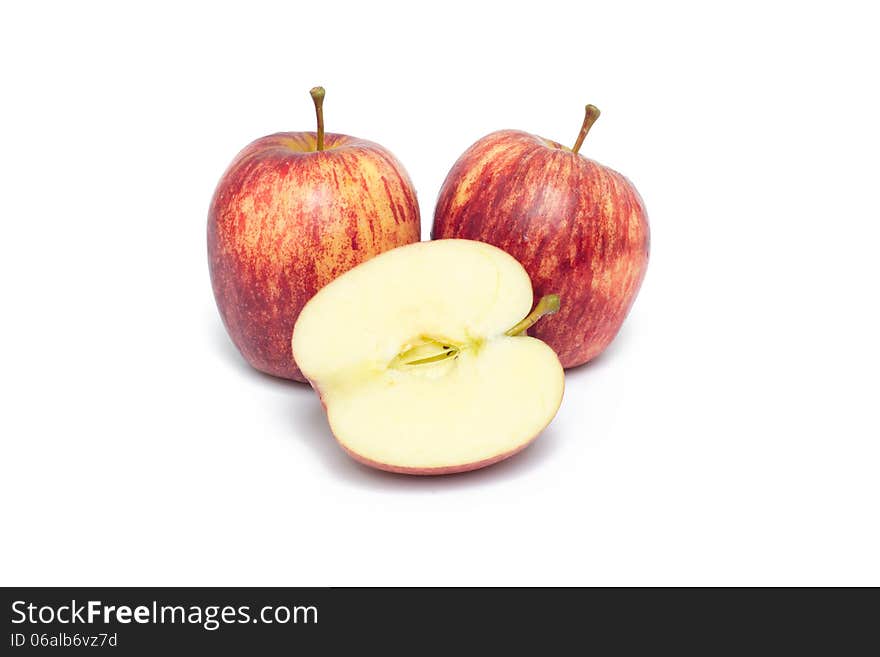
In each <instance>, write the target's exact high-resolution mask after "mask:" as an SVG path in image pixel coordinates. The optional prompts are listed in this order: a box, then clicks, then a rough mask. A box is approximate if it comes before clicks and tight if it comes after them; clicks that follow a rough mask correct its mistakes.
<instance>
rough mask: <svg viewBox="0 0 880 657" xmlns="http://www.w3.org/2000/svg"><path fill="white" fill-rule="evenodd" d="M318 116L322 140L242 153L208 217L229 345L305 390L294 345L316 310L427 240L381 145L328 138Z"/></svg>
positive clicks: (281, 138)
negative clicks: (306, 311)
mask: <svg viewBox="0 0 880 657" xmlns="http://www.w3.org/2000/svg"><path fill="white" fill-rule="evenodd" d="M317 92H320V94H319V95H320V98H321V99H323V90H320V89H319V88H318V89H315V90H313V97H314V96H315V94H316V93H317ZM316 107H317V109H318V113H319V126H318V131H317V132H281V133H278V134H274V135H269V136H267V137H262V138H261V139H257V140H256V141H254V142H253V143H251V144H250V145H249V146H247V147H246V148H245V149H244V150H243V151H242V152H241V153H239V154H238V156H237V157H236V158H235V160H234V161H233V162H232V164H231V165H230V166H229V168H228V169H227V171H226V173H225V174H223V177H222V179H221V180H220V183H219V185H218V186H217V190H216V191H215V193H214V198H213V200H212V201H211V207H210V210H209V213H208V262H209V267H210V273H211V283H212V286H213V289H214V297H215V299H216V301H217V307H218V308H219V310H220V315H221V317H222V319H223V323H224V325H225V326H226V330H227V331H228V333H229V336H230V337H231V338H232V341H233V342H234V343H235V345H236V347H238V349H239V351H240V352H241V353H242V355H243V356H244V358H245V359H246V360H247V361H248V362H249V363H250V364H251V365H252V366H253V367H255V368H256V369H258V370H260V371H263V372H266V373H268V374H272V375H274V376H279V377H283V378H287V379H294V380H296V381H305V378H304V377H303V376H302V373H301V372H300V370H299V368H298V367H297V364H296V362H295V360H294V358H293V354H292V353H291V349H290V338H291V334H292V332H293V325H294V322H295V321H296V318H297V316H298V315H299V312H300V310H301V309H302V307H303V306H304V305H305V304H306V302H307V301H308V300H309V299H311V298H312V296H313V295H314V294H315V292H317V291H318V290H320V289H321V288H322V287H323V286H324V285H326V284H327V283H329V282H330V281H332V280H333V279H334V278H336V277H337V276H339V275H340V274H342V273H343V272H345V271H348V270H349V269H351V268H352V267H354V266H355V265H357V264H359V263H361V262H364V261H365V260H368V259H370V258H372V257H373V256H375V255H377V254H379V253H382V252H383V251H387V250H388V249H391V248H394V247H397V246H401V245H403V244H409V243H411V242H417V241H418V240H419V238H420V223H419V208H418V203H417V201H416V194H415V191H414V190H413V186H412V183H411V182H410V179H409V177H408V176H407V174H406V171H404V169H403V167H402V166H401V165H400V163H399V162H398V161H397V160H396V159H395V158H394V156H393V155H392V154H391V153H390V152H388V151H387V150H386V149H384V148H383V147H381V146H379V145H378V144H375V143H372V142H369V141H366V140H363V139H357V138H355V137H349V136H347V135H339V134H329V133H328V134H325V133H324V132H323V114H322V113H321V108H320V102H319V99H318V98H316ZM319 142H320V144H319Z"/></svg>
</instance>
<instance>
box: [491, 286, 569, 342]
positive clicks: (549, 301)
mask: <svg viewBox="0 0 880 657" xmlns="http://www.w3.org/2000/svg"><path fill="white" fill-rule="evenodd" d="M558 310H559V295H558V294H548V295H547V296H544V297H541V300H540V301H539V302H538V305H537V306H535V309H534V310H533V311H532V312H530V313H529V314H528V315H526V316H525V318H523V319H522V320H520V321H519V322H517V323H516V325H515V326H513V327H512V328H510V329H508V330H507V331H506V332H505V333H504V335H509V336H511V337H514V336H517V335H522V334H523V333H525V332H526V330H527V329H528V328H529V327H530V326H531V325H532V324H534V323H535V322H537V321H538V320H539V319H541V318H542V317H543V316H544V315H552V314H553V313H555V312H557V311H558Z"/></svg>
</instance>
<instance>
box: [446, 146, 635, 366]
mask: <svg viewBox="0 0 880 657" xmlns="http://www.w3.org/2000/svg"><path fill="white" fill-rule="evenodd" d="M441 238H462V239H472V240H480V241H483V242H488V243H489V244H492V245H494V246H497V247H499V248H500V249H503V250H504V251H507V253H509V254H510V255H512V256H513V257H514V258H516V259H517V260H519V261H520V263H522V265H523V266H524V267H525V269H526V271H527V272H528V274H529V276H530V277H531V279H532V286H533V287H534V295H535V299H540V298H541V297H543V296H544V295H546V294H559V296H560V299H561V307H560V310H559V312H558V313H556V314H555V315H552V316H549V317H545V318H544V319H542V320H541V321H540V322H539V323H538V324H537V325H536V326H535V327H534V328H533V329H530V331H529V335H532V336H534V337H536V338H539V339H540V340H543V341H544V342H546V343H547V344H549V345H550V346H551V347H553V349H554V350H555V351H556V353H557V354H558V356H559V360H560V362H561V363H562V366H563V367H565V368H569V367H575V366H577V365H582V364H583V363H586V362H587V361H589V360H591V359H593V358H595V357H596V356H598V355H599V354H600V353H602V351H603V350H604V349H605V348H606V347H607V346H608V345H609V344H610V343H611V341H612V340H613V339H614V336H615V335H617V332H618V331H619V330H620V327H621V325H622V324H623V320H624V319H625V318H626V315H627V313H628V312H629V310H630V308H631V307H632V304H633V301H634V300H635V297H636V294H637V292H638V290H639V287H640V285H641V283H642V280H643V278H644V276H645V270H646V268H647V265H648V251H649V242H650V235H649V228H648V216H647V213H646V212H645V205H644V203H643V202H642V199H641V197H640V196H639V194H638V192H637V191H636V189H635V187H633V185H632V183H630V182H629V180H627V179H626V178H625V177H624V176H622V175H621V174H619V173H617V172H616V171H613V170H611V169H609V168H607V167H604V166H602V165H600V164H598V163H597V162H595V161H593V160H590V159H587V158H585V157H583V156H582V155H579V154H577V153H574V152H572V151H571V149H569V148H567V147H565V146H563V145H561V144H559V143H557V142H553V141H550V140H547V139H543V138H541V137H538V136H536V135H532V134H529V133H526V132H520V131H517V130H502V131H499V132H494V133H492V134H490V135H487V136H486V137H484V138H482V139H480V140H479V141H477V142H476V143H475V144H474V145H473V146H471V147H470V148H469V149H468V150H467V151H465V153H464V154H463V155H462V156H461V157H460V158H459V159H458V161H457V162H456V163H455V165H454V166H453V167H452V170H451V171H450V172H449V175H448V176H447V177H446V180H445V182H444V183H443V187H442V188H441V190H440V196H439V198H438V200H437V207H436V209H435V212H434V224H433V228H432V231H431V239H441Z"/></svg>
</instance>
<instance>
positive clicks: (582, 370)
mask: <svg viewBox="0 0 880 657" xmlns="http://www.w3.org/2000/svg"><path fill="white" fill-rule="evenodd" d="M631 335H632V331H631V330H630V328H629V326H628V325H627V324H626V323H624V325H623V326H622V327H621V328H620V331H618V333H617V335H616V336H615V337H614V339H613V340H612V341H611V344H609V345H608V346H607V347H606V348H605V351H603V352H602V353H601V354H599V355H598V356H596V357H595V358H594V359H592V360H591V361H588V362H586V363H584V364H583V365H576V366H575V367H570V368H568V369H566V370H565V378H566V379H567V380H568V379H571V380H573V381H577V380H578V379H580V378H582V377H584V376H586V375H587V374H588V373H589V372H592V371H594V370H599V369H602V368H603V367H605V366H606V365H608V364H610V363H611V362H612V361H613V360H614V356H615V354H616V353H617V352H618V351H620V350H622V349H623V350H625V349H626V347H625V345H626V343H627V342H629V341H630V336H631ZM563 403H564V402H563Z"/></svg>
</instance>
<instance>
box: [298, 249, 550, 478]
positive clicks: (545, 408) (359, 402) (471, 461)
mask: <svg viewBox="0 0 880 657" xmlns="http://www.w3.org/2000/svg"><path fill="white" fill-rule="evenodd" d="M547 299H550V298H549V297H548V298H547ZM552 301H555V302H556V304H557V305H556V307H558V298H554V299H553V300H551V302H548V303H544V302H542V303H541V304H539V308H536V310H535V312H534V313H532V314H531V315H530V314H529V311H530V310H531V309H532V285H531V282H530V281H529V277H528V275H527V274H526V272H525V270H524V269H523V268H522V266H521V265H520V264H519V263H518V262H517V261H516V260H515V259H514V258H512V257H511V256H509V255H507V254H506V253H505V252H503V251H501V250H500V249H497V248H496V247H493V246H490V245H488V244H484V243H482V242H475V241H470V240H457V239H451V240H436V241H433V242H420V243H417V244H411V245H408V246H403V247H399V248H396V249H393V250H391V251H388V252H386V253H383V254H381V255H378V256H376V257H374V258H373V259H371V260H369V261H367V262H365V263H363V264H361V265H358V266H357V267H355V268H354V269H352V270H351V271H349V272H347V273H346V274H343V275H342V276H340V277H339V278H338V279H336V280H335V281H333V282H332V283H330V284H329V285H327V286H326V287H324V288H323V289H322V290H321V291H320V292H318V294H317V295H315V297H314V298H313V299H312V300H311V301H309V302H308V303H307V304H306V306H305V307H304V308H303V310H302V312H301V314H300V316H299V319H298V320H297V322H296V326H295V327H294V332H293V354H294V358H295V359H296V362H297V363H298V364H299V366H300V368H301V370H302V372H303V373H304V374H305V376H306V378H308V379H309V381H310V382H311V384H312V385H313V387H314V388H315V389H316V390H317V392H318V393H319V394H320V396H321V400H322V402H323V404H324V407H325V409H326V411H327V417H328V421H329V423H330V428H331V430H332V432H333V434H334V435H335V436H336V439H337V440H338V441H339V442H340V444H341V445H342V446H343V447H344V448H345V449H346V450H347V451H348V452H349V453H350V454H351V455H352V456H354V457H355V458H356V459H358V460H359V461H361V462H364V463H366V464H368V465H371V466H373V467H377V468H380V469H383V470H390V471H393V472H404V473H410V474H446V473H453V472H462V471H465V470H473V469H476V468H479V467H483V466H486V465H490V464H491V463H495V462H497V461H500V460H501V459H503V458H506V457H508V456H510V455H512V454H514V453H516V452H518V451H519V450H521V449H522V448H524V447H525V446H526V445H528V444H529V443H530V442H531V441H532V440H533V439H534V438H535V437H537V435H538V434H539V433H540V432H541V430H543V429H544V427H546V426H547V425H548V424H549V423H550V421H551V420H552V419H553V416H554V415H555V414H556V411H557V410H558V409H559V405H560V403H561V401H562V392H563V386H564V383H563V372H562V366H561V365H560V363H559V359H558V358H557V356H556V354H555V353H554V351H553V350H552V349H551V348H550V347H548V346H547V345H546V344H545V343H543V342H541V341H539V340H536V339H534V338H530V337H527V336H525V335H509V333H513V332H515V331H516V332H518V331H520V330H522V328H523V326H524V325H525V324H528V323H529V322H531V321H534V318H535V317H538V316H540V314H542V313H543V312H545V311H546V310H547V308H545V307H544V306H546V305H550V306H552V305H553V303H552ZM549 310H550V311H553V310H555V308H550V309H549ZM527 315H528V316H529V318H530V319H529V320H528V321H527V322H521V320H523V318H525V317H526V316H527Z"/></svg>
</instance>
